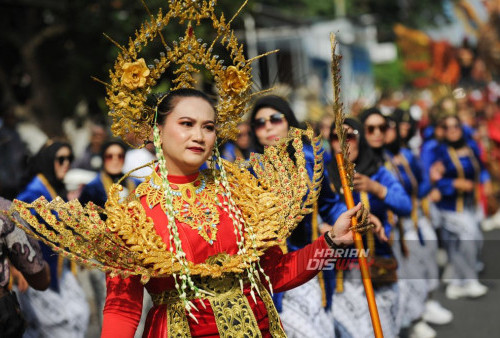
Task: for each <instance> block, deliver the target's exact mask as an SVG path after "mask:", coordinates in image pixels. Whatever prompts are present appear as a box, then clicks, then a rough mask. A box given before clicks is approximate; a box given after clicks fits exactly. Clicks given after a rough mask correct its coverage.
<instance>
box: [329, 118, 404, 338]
mask: <svg viewBox="0 0 500 338" xmlns="http://www.w3.org/2000/svg"><path fill="white" fill-rule="evenodd" d="M383 121H385V120H383ZM381 126H382V124H381V123H380V125H377V128H378V129H379V132H380V131H382V130H383V129H386V127H384V126H382V127H381ZM344 128H345V130H346V138H347V141H348V144H349V160H350V161H351V162H353V163H354V164H355V171H356V172H355V174H354V177H353V192H352V193H353V198H354V202H355V203H357V202H359V201H362V202H363V204H364V205H365V207H368V208H369V210H370V212H371V213H372V214H374V215H375V216H376V217H377V218H378V219H380V221H381V222H382V224H383V229H384V232H382V233H380V232H379V233H378V234H376V235H377V236H374V234H373V233H371V232H368V233H367V234H366V238H365V239H366V241H365V248H366V249H368V250H369V252H368V255H369V262H370V260H371V262H372V263H373V264H375V263H376V262H381V261H382V260H384V261H385V262H386V263H387V264H386V265H384V266H383V267H382V268H383V269H385V270H386V271H388V272H389V270H390V271H392V272H393V274H392V276H393V278H390V276H386V280H385V283H382V282H380V281H379V282H377V280H375V279H372V281H373V283H374V286H375V298H376V302H377V308H378V312H379V315H380V320H381V324H382V329H383V332H384V335H385V337H396V336H397V335H398V334H399V327H398V325H397V322H396V316H397V312H398V311H397V308H398V295H399V294H398V286H397V284H398V283H397V281H396V278H394V276H395V270H396V269H397V263H396V260H395V258H394V255H393V252H392V248H391V246H390V244H389V243H388V238H389V236H390V234H391V231H392V225H391V222H390V221H391V220H390V219H391V218H394V215H397V216H409V215H410V213H411V209H412V204H411V200H410V197H409V196H408V194H407V193H406V191H405V190H404V188H403V186H402V185H401V183H399V181H398V180H397V179H396V178H395V177H394V175H393V174H392V173H391V172H390V171H389V170H388V169H386V168H385V167H384V166H383V165H382V164H381V161H380V154H375V153H374V152H373V150H372V149H371V147H370V146H369V145H368V143H367V140H366V139H365V137H364V128H363V126H362V124H361V123H360V122H359V121H358V120H357V119H355V118H351V117H348V118H346V119H345V121H344ZM381 129H382V130H381ZM384 132H385V131H384ZM330 142H331V146H332V149H333V150H334V153H338V152H340V151H341V149H340V143H339V140H338V135H337V132H336V130H335V128H334V126H332V128H331V130H330ZM328 169H329V173H330V177H331V179H332V182H333V184H334V187H335V190H336V191H339V192H340V193H341V194H342V193H343V190H342V186H341V182H340V177H339V174H338V167H337V163H336V161H332V162H331V164H330V166H329V168H328ZM375 267H377V265H375ZM373 276H374V270H373V269H372V277H373ZM333 308H334V311H333V315H334V320H335V333H336V336H337V337H369V336H371V335H373V329H372V326H371V320H370V314H369V311H368V307H367V304H366V300H365V294H364V290H363V284H362V280H361V275H360V272H359V270H356V269H350V270H345V271H342V272H340V271H337V292H336V293H335V295H334V300H333Z"/></svg>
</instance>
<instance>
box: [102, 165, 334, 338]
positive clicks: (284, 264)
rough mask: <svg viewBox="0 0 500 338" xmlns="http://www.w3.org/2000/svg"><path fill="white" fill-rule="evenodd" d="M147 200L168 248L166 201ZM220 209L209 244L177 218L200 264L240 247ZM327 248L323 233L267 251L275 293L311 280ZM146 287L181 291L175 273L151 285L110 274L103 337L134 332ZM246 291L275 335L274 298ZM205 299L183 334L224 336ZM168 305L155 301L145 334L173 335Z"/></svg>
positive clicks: (265, 328) (177, 180)
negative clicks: (290, 248)
mask: <svg viewBox="0 0 500 338" xmlns="http://www.w3.org/2000/svg"><path fill="white" fill-rule="evenodd" d="M197 175H198V174H194V175H191V176H171V175H169V177H168V179H169V182H171V183H174V184H182V183H189V182H192V181H194V180H195V179H196V177H197ZM141 203H142V205H143V207H144V209H145V211H146V214H147V215H148V216H149V217H151V218H152V219H153V221H154V226H155V230H156V232H157V233H158V234H159V235H160V236H161V237H162V239H163V241H164V242H165V243H167V247H168V243H169V239H168V229H167V226H166V224H167V216H166V215H165V213H164V212H163V210H162V209H161V207H160V205H156V206H153V208H150V207H149V206H148V205H147V203H146V201H145V197H144V196H142V197H141ZM218 211H219V224H218V225H217V228H218V232H217V238H216V240H215V241H214V242H213V244H209V242H207V241H206V240H205V239H203V238H202V237H201V236H200V235H199V234H198V231H196V229H192V228H191V227H190V226H189V225H187V224H184V223H180V222H178V221H176V222H177V227H178V231H179V236H180V239H181V241H182V247H183V250H184V252H185V253H186V258H187V260H189V261H192V262H194V263H202V262H205V261H206V260H207V258H209V257H211V256H214V255H217V254H220V253H227V254H229V255H235V254H236V253H237V251H238V247H237V244H236V235H235V234H234V227H233V223H232V221H231V219H230V218H229V215H228V214H227V213H226V212H224V211H223V210H222V209H220V208H218ZM326 249H328V244H327V243H326V241H325V239H324V237H323V236H322V237H320V238H318V239H317V240H316V241H315V242H313V243H312V244H310V245H308V246H306V247H305V248H303V249H302V250H298V251H295V252H291V253H288V254H283V252H282V251H281V249H280V248H279V247H278V246H274V247H271V248H270V249H268V250H267V251H266V252H265V253H264V255H263V256H261V258H260V264H261V266H262V268H263V269H264V271H265V273H266V274H267V275H268V276H269V278H270V280H271V283H272V285H273V290H274V291H275V292H281V291H286V290H289V289H292V288H294V287H296V286H298V285H301V284H303V283H305V282H307V281H308V280H310V279H311V278H313V277H314V276H315V275H316V274H317V273H318V270H317V268H321V267H322V265H323V264H319V265H318V264H316V263H315V264H311V265H309V266H313V267H314V268H315V269H308V263H309V259H311V258H315V259H318V258H325V257H326V256H329V255H331V250H326ZM223 278H224V277H223ZM264 282H265V281H264ZM144 287H145V288H146V289H147V291H148V292H149V293H150V294H152V295H158V294H162V293H164V292H165V291H168V290H175V286H174V281H173V278H171V277H169V278H152V279H151V280H150V281H149V282H148V283H147V284H146V285H145V286H143V285H142V284H141V282H140V278H139V277H138V276H134V277H130V278H127V279H122V278H121V277H115V278H109V277H108V278H107V297H106V304H105V307H104V322H103V330H102V337H105V338H107V337H133V336H134V333H135V331H136V328H137V325H138V323H139V320H140V317H141V312H142V298H143V292H144ZM261 294H262V292H261ZM243 295H244V297H246V298H247V300H248V304H249V306H250V308H251V311H252V313H253V316H254V318H255V321H256V323H257V325H258V329H259V330H260V332H261V335H262V336H263V337H271V336H272V335H271V333H272V329H270V327H272V324H273V323H270V318H271V321H272V320H273V318H276V320H277V321H278V325H280V324H279V318H277V314H276V316H271V314H270V313H269V309H271V311H272V312H273V314H275V310H274V305H273V304H272V301H271V298H270V297H266V296H265V295H263V296H259V295H258V294H256V302H255V301H254V300H253V298H252V297H251V295H250V287H249V284H246V285H245V286H244V290H243ZM153 299H154V298H153ZM203 301H204V303H205V306H206V308H204V307H203V306H202V305H201V304H199V300H194V301H193V302H194V304H195V305H196V306H197V308H198V310H199V311H195V310H193V311H192V313H193V315H194V316H195V317H196V320H197V322H196V321H195V320H194V319H193V318H191V317H189V316H186V319H187V324H188V326H189V331H190V332H189V333H188V332H186V333H183V334H182V336H189V335H191V336H192V337H218V336H220V333H219V330H224V328H218V326H217V318H216V314H215V313H214V309H213V307H212V306H211V303H210V301H209V300H208V299H204V300H203ZM167 308H168V305H167V304H164V303H161V302H160V303H155V304H154V306H153V307H152V308H151V310H150V311H149V314H148V317H147V321H146V326H145V330H144V334H143V337H155V338H158V337H168V336H169V328H168V322H169V318H168V313H167Z"/></svg>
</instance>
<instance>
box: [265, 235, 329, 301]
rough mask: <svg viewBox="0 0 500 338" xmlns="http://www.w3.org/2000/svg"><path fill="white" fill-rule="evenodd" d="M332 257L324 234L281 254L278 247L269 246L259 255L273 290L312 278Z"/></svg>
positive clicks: (283, 289)
mask: <svg viewBox="0 0 500 338" xmlns="http://www.w3.org/2000/svg"><path fill="white" fill-rule="evenodd" d="M330 257H333V250H332V249H330V247H329V246H328V244H327V243H326V241H325V238H324V236H321V237H319V238H318V239H316V240H315V241H314V242H313V243H311V244H309V245H307V246H305V247H304V248H302V249H300V250H297V251H293V252H290V253H287V254H283V251H281V249H280V247H278V246H274V247H272V248H269V249H268V250H267V251H266V253H265V254H264V255H263V256H262V257H261V259H260V264H261V266H262V268H263V269H264V271H265V273H266V274H267V275H268V276H269V278H270V279H271V283H272V285H273V291H274V292H283V291H287V290H290V289H293V288H295V287H297V286H299V285H302V284H304V283H305V282H307V281H309V280H310V279H312V278H313V277H314V276H316V275H317V274H318V273H319V271H320V270H321V269H322V268H323V267H324V266H325V265H327V264H328V263H329V262H328V261H327V260H326V258H330Z"/></svg>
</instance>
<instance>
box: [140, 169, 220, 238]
mask: <svg viewBox="0 0 500 338" xmlns="http://www.w3.org/2000/svg"><path fill="white" fill-rule="evenodd" d="M161 183H162V182H161V178H160V176H158V174H157V173H156V171H155V172H154V173H153V174H152V175H151V178H150V179H149V182H147V184H141V185H139V187H138V188H137V190H136V195H137V196H138V197H140V196H146V203H147V204H148V206H149V208H153V207H155V206H156V205H158V204H160V206H161V208H162V210H163V211H164V212H167V205H166V200H165V198H164V196H163V195H164V191H163V188H162V186H161ZM170 188H171V189H172V194H173V199H172V205H173V207H174V217H175V219H176V220H178V221H179V222H181V223H185V224H187V225H189V226H190V227H191V228H192V229H193V230H197V231H198V234H199V235H200V236H201V237H203V239H204V240H206V241H207V242H208V243H209V244H210V245H212V244H213V243H214V242H215V240H216V238H217V230H218V229H217V225H218V224H219V211H218V210H217V206H216V205H215V201H216V191H215V183H214V179H213V177H211V175H210V170H204V171H203V172H201V173H200V175H199V176H198V177H197V178H196V180H194V181H193V182H190V183H183V184H179V183H170Z"/></svg>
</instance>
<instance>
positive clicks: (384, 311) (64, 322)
mask: <svg viewBox="0 0 500 338" xmlns="http://www.w3.org/2000/svg"><path fill="white" fill-rule="evenodd" d="M476 93H477V92H476ZM468 94H469V93H467V92H466V91H465V90H463V89H460V90H455V91H453V92H451V93H449V94H448V95H446V96H444V97H442V98H440V99H439V100H437V101H436V102H435V103H434V104H433V105H430V106H427V107H425V106H423V105H420V106H417V104H418V103H415V105H412V106H408V105H407V102H404V101H402V100H400V101H399V102H398V101H394V105H393V107H391V108H392V109H389V110H388V109H387V106H385V107H384V109H380V107H378V106H377V105H374V106H373V107H371V108H367V109H364V110H361V111H360V112H357V114H356V115H354V114H348V115H347V116H346V119H345V121H344V125H343V128H344V129H345V131H346V134H345V135H346V140H347V143H348V144H349V160H350V161H352V162H353V163H355V165H356V167H355V168H356V174H355V176H354V178H353V194H354V199H355V202H362V203H363V205H364V206H365V208H366V209H367V210H369V212H370V214H371V217H372V221H373V223H374V224H375V228H374V230H373V231H370V232H368V233H367V234H366V236H365V246H366V248H368V252H369V253H368V255H369V262H370V265H371V267H370V271H371V276H372V279H373V285H374V287H375V295H376V301H377V306H378V310H379V314H380V318H381V323H382V327H383V331H384V333H385V335H386V336H388V337H396V336H398V335H399V334H400V332H401V330H407V331H406V332H410V335H411V336H412V337H434V336H435V331H434V329H433V328H432V327H431V326H429V325H428V324H433V325H443V324H447V323H450V322H451V321H452V320H453V314H452V313H451V312H450V311H449V310H447V309H445V308H443V307H442V306H441V305H440V304H439V303H438V302H437V301H436V300H435V298H434V297H433V293H434V292H435V290H436V289H437V288H438V286H439V284H440V283H446V284H447V286H446V296H447V297H448V298H449V299H458V298H462V297H472V298H476V297H480V296H483V295H485V294H486V293H487V292H488V288H487V287H486V286H484V285H483V284H481V283H480V282H479V279H478V274H479V272H480V271H481V269H482V268H483V263H482V262H481V259H480V253H481V247H482V231H481V228H482V230H484V231H488V230H491V229H494V228H497V227H500V223H499V222H498V218H499V217H498V213H497V210H496V209H495V208H496V203H495V201H496V198H497V197H498V179H497V177H496V175H497V171H495V170H494V168H495V166H496V162H497V161H498V158H497V157H495V156H496V154H497V152H498V145H499V144H500V142H498V141H500V140H498V141H497V136H498V132H497V128H498V126H497V125H496V123H495V121H497V120H498V118H499V116H500V109H498V105H497V102H496V101H488V99H487V98H488V97H494V95H493V94H492V93H489V92H486V91H485V92H483V94H484V98H485V102H484V104H483V108H484V110H481V111H477V110H475V108H476V107H477V102H475V101H472V100H471V97H470V95H468ZM405 105H406V107H407V109H405V108H404V106H405ZM410 107H411V108H410ZM417 107H418V112H419V113H420V114H415V113H414V112H415V110H416V109H417ZM408 108H410V109H408ZM382 110H384V113H382ZM388 111H389V113H387V112H388ZM412 112H413V114H412ZM463 121H467V122H469V123H470V122H471V121H472V122H475V124H473V125H471V124H466V123H464V122H463ZM321 122H323V124H325V122H326V123H328V124H329V126H328V128H325V126H323V124H322V123H321ZM316 125H317V127H318V128H317V129H318V130H317V133H318V135H321V137H322V138H323V146H324V150H325V152H324V156H323V160H324V165H325V170H324V173H323V178H322V184H321V193H320V195H319V197H318V200H317V205H316V207H315V209H314V212H313V213H312V214H310V215H308V216H307V217H306V218H305V219H304V220H303V221H302V222H301V223H300V225H299V226H298V227H297V228H296V229H295V230H294V231H293V232H292V234H291V236H290V237H289V238H288V240H287V245H286V247H282V250H283V251H284V252H294V251H297V250H300V249H302V248H304V247H306V246H307V245H309V244H311V243H313V242H314V241H315V240H316V239H317V238H318V237H320V236H321V235H322V234H324V233H326V232H328V231H329V230H331V229H332V226H333V225H334V224H335V221H336V220H337V219H338V218H339V217H340V215H341V214H342V213H343V212H345V211H346V210H347V208H346V206H345V204H344V197H343V190H342V186H341V183H340V177H339V172H338V168H337V163H336V160H335V157H334V156H332V154H335V153H337V152H340V148H339V136H338V131H337V130H336V129H335V124H334V123H333V119H332V115H331V114H325V117H324V118H323V120H322V121H320V122H317V123H316ZM292 127H293V128H303V127H304V126H303V124H301V123H300V122H299V121H298V120H297V118H296V117H295V114H294V112H293V110H292V108H291V105H290V104H289V102H287V100H286V99H285V98H282V97H279V96H276V95H266V96H263V97H260V98H258V99H257V100H256V101H255V102H254V104H253V106H252V109H251V111H250V115H249V118H248V120H247V121H245V122H243V123H241V124H239V125H238V129H239V130H240V133H239V135H238V138H237V140H236V141H234V142H228V143H225V144H224V145H222V146H221V149H220V153H221V154H222V156H223V157H224V158H225V159H227V160H228V161H235V160H239V161H243V160H245V159H248V157H249V155H250V153H251V152H256V153H262V152H263V151H264V148H265V147H266V146H272V145H275V144H277V143H279V140H280V139H282V138H285V137H286V136H287V135H288V132H289V130H290V128H292ZM95 129H96V132H97V131H99V132H100V131H101V128H95ZM100 134H101V133H98V135H97V137H96V138H97V139H98V141H99V142H93V143H92V142H91V144H90V146H89V148H88V149H89V151H88V152H86V153H85V154H83V155H82V157H81V158H80V159H77V160H76V161H74V156H73V153H72V148H71V145H70V144H69V143H66V142H61V141H52V140H51V141H49V142H47V144H45V145H44V146H43V147H42V149H41V150H40V151H39V152H38V154H36V156H33V157H32V159H31V160H30V161H29V165H28V168H27V172H28V176H29V177H31V179H30V180H29V181H28V183H27V184H26V185H25V186H24V187H19V190H18V194H17V196H16V198H17V199H19V200H22V201H25V202H32V201H34V200H35V199H37V198H38V197H40V196H45V197H46V198H47V200H51V199H53V198H55V197H56V196H61V197H63V198H67V196H68V190H67V188H66V185H65V184H64V178H65V175H66V174H67V173H68V171H69V170H70V169H71V167H72V164H73V165H78V166H80V167H81V168H85V169H89V168H91V167H92V165H94V167H95V164H96V163H98V162H99V164H100V168H99V169H98V171H95V174H94V175H95V178H94V179H93V180H92V181H90V182H85V184H80V185H79V186H77V189H76V191H72V192H71V193H72V194H73V195H70V196H72V198H79V199H80V201H81V202H82V203H87V202H89V201H92V202H94V203H95V204H97V205H99V206H101V207H104V205H105V202H106V200H107V191H108V189H109V187H110V185H111V184H113V183H116V182H118V180H119V179H120V178H121V177H122V176H123V174H124V172H123V166H124V164H125V162H126V157H127V152H130V151H132V152H133V151H134V150H128V149H127V147H126V146H125V144H124V143H122V142H121V141H118V140H116V139H107V138H105V137H100V136H101V135H100ZM94 143H95V144H94ZM97 148H99V149H100V151H99V152H98V154H99V155H98V156H99V161H98V160H96V159H95V158H93V156H91V155H90V149H94V150H93V151H92V152H93V153H96V154H97V151H96V150H95V149H97ZM144 151H147V150H144ZM303 151H304V153H305V158H306V167H307V170H308V172H309V174H310V176H311V177H312V174H313V166H312V164H313V163H314V154H313V150H312V146H311V145H309V144H307V142H306V143H305V144H304V149H303ZM149 154H150V158H154V155H153V154H152V153H151V152H149ZM148 159H149V158H148ZM142 164H145V163H144V161H143V162H142V163H135V164H134V165H133V166H135V167H138V166H140V165H142ZM94 169H97V168H94ZM488 169H490V170H488ZM143 178H144V177H143V176H140V175H139V176H138V178H128V179H126V180H123V181H121V182H120V184H121V185H122V186H123V190H122V194H123V196H126V195H128V194H129V193H130V192H132V191H134V189H135V188H136V186H137V185H138V184H140V182H141V180H142V179H143ZM41 247H42V252H43V257H44V259H45V260H46V261H47V263H48V266H49V267H50V268H49V270H50V277H51V278H50V281H51V282H50V285H49V287H48V289H47V290H45V291H40V290H37V287H36V286H34V287H21V285H22V284H23V283H22V282H20V280H23V276H22V275H19V274H17V275H16V276H18V277H17V278H16V279H15V282H14V284H17V286H16V285H14V286H13V288H14V290H17V291H18V292H17V294H18V298H19V302H20V305H21V308H22V310H23V314H24V320H25V321H26V323H27V324H26V333H25V336H30V337H31V336H33V337H35V336H47V337H49V336H50V337H58V336H61V337H62V336H66V335H67V334H71V335H72V336H75V337H76V336H81V337H83V336H85V334H86V332H87V330H88V328H90V331H89V332H94V333H96V332H99V331H100V329H101V325H102V321H103V316H102V310H103V308H104V306H105V305H104V304H105V299H106V291H105V288H106V287H105V284H106V282H105V275H104V274H103V273H102V272H99V271H88V270H86V269H82V268H77V267H76V266H75V264H74V263H72V262H69V261H67V260H65V259H63V258H62V257H60V256H58V255H57V254H55V253H54V252H52V251H51V250H50V249H49V248H48V247H46V246H45V245H43V244H41ZM35 248H36V247H35ZM32 250H35V249H32ZM438 251H445V252H446V253H447V257H448V261H447V263H446V264H445V268H444V272H442V271H441V272H440V269H439V267H438ZM11 261H12V262H13V263H14V264H15V262H16V261H15V260H14V259H13V258H12V257H11ZM333 264H334V265H335V267H336V268H335V269H324V270H323V271H321V273H320V274H319V275H317V276H315V277H313V278H312V279H311V280H309V281H307V282H306V283H304V284H302V285H300V286H298V287H296V288H294V289H290V290H287V291H284V292H279V293H275V294H274V296H273V301H274V304H275V306H276V309H277V310H278V313H279V316H280V319H281V323H282V325H283V328H284V331H285V332H286V334H287V335H288V336H289V337H306V336H310V337H312V336H314V337H333V336H337V337H362V336H363V337H364V336H369V335H370V333H371V330H372V328H371V322H370V318H369V313H368V308H367V306H366V302H365V301H364V292H363V284H362V280H361V276H360V272H359V270H357V269H356V268H352V266H351V268H350V269H349V268H342V264H338V263H337V264H335V263H333ZM339 267H340V268H339ZM37 270H39V269H37ZM13 274H14V275H15V274H16V272H14V273H13ZM75 275H76V276H78V275H80V277H77V278H75ZM82 276H85V277H82ZM4 284H5V283H4ZM30 284H31V283H30ZM35 285H36V283H35ZM82 285H87V287H86V290H85V292H84V290H83V288H82ZM89 286H90V287H89ZM6 287H7V285H5V288H6ZM108 287H109V282H108ZM38 289H39V288H38ZM108 297H110V296H109V291H108ZM141 302H142V301H141ZM111 303H112V301H111ZM89 304H91V308H92V309H90V308H89ZM108 307H110V306H108ZM150 307H151V304H150V305H149V306H147V305H146V306H145V307H144V309H146V310H147V309H148V308H150ZM48 309H50V310H48ZM142 309H143V307H142V304H141V306H139V307H138V314H137V316H138V317H137V318H140V317H141V312H142ZM109 311H110V310H108V318H110V316H109ZM90 313H92V314H93V316H92V318H91V319H90V321H89V318H90ZM105 313H106V311H105ZM137 320H138V319H137ZM143 321H144V319H143ZM89 323H90V327H89ZM143 324H144V323H143ZM113 329H116V328H115V327H114V328H113ZM134 330H135V326H134Z"/></svg>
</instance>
